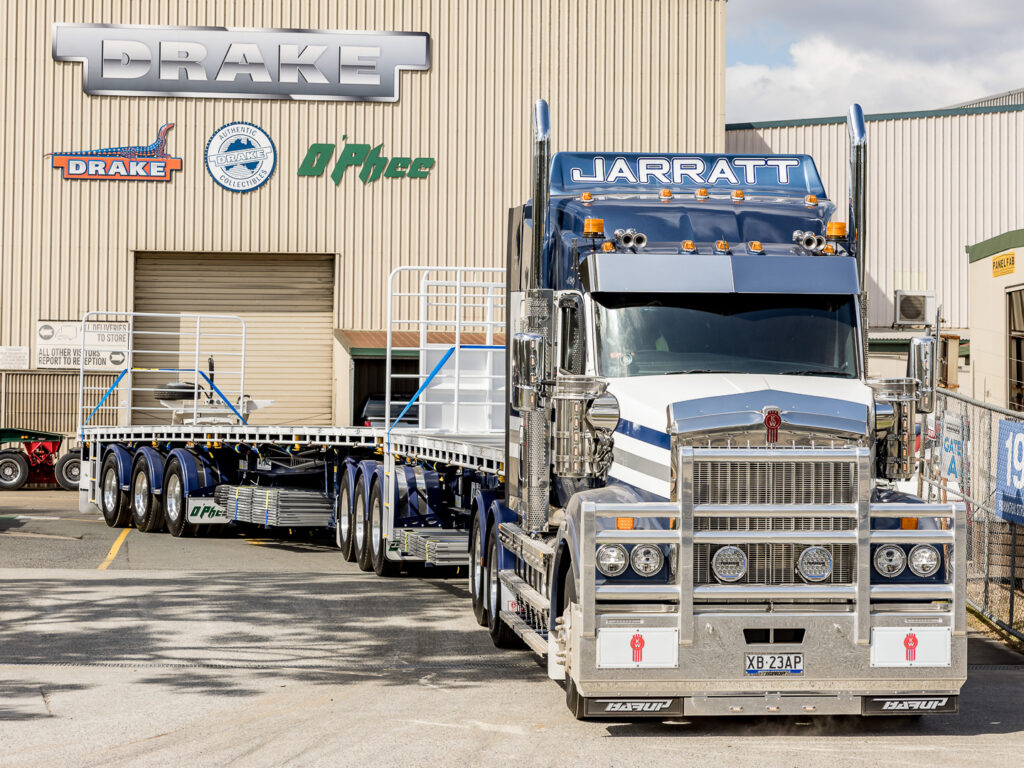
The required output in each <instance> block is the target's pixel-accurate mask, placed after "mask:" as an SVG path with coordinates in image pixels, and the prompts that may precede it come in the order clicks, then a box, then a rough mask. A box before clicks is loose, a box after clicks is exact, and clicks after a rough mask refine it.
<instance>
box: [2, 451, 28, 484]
mask: <svg viewBox="0 0 1024 768" xmlns="http://www.w3.org/2000/svg"><path fill="white" fill-rule="evenodd" d="M28 475H29V468H28V459H26V458H25V454H24V453H22V452H21V451H0V490H4V491H16V490H18V489H19V488H21V487H22V486H23V485H24V484H25V483H27V482H28Z"/></svg>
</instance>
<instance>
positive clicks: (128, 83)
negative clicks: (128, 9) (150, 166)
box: [53, 24, 430, 101]
mask: <svg viewBox="0 0 1024 768" xmlns="http://www.w3.org/2000/svg"><path fill="white" fill-rule="evenodd" d="M53 58H54V59H55V60H56V61H79V62H82V63H83V64H84V66H83V67H82V77H83V80H84V83H83V89H84V90H85V92H86V93H88V94H93V95H103V96H196V97H206V98H217V97H225V98H233V99H238V98H248V99H312V100H321V101H398V80H399V77H398V74H399V72H400V71H401V70H403V69H412V70H425V69H430V35H428V34H426V33H425V32H371V31H365V32H364V31H359V32H345V31H339V30H325V31H316V30H296V29H234V28H230V27H150V26H138V25H122V24H54V27H53Z"/></svg>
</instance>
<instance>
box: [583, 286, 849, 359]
mask: <svg viewBox="0 0 1024 768" xmlns="http://www.w3.org/2000/svg"><path fill="white" fill-rule="evenodd" d="M593 298H594V312H595V318H596V326H597V364H598V368H599V370H600V373H601V375H603V376H610V377H618V376H652V375H657V374H667V373H761V374H793V375H802V376H842V377H848V378H856V376H857V364H856V332H855V318H856V309H855V305H854V301H853V297H852V296H820V295H803V294H797V295H786V294H751V293H744V294H739V293H725V294H722V293H673V294H665V293H595V294H593Z"/></svg>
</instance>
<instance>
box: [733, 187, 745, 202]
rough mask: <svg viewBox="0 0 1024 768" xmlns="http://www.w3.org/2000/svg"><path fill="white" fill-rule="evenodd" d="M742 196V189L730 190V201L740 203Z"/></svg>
mask: <svg viewBox="0 0 1024 768" xmlns="http://www.w3.org/2000/svg"><path fill="white" fill-rule="evenodd" d="M744 197H745V195H744V194H743V190H742V189H734V190H733V191H732V201H733V202H734V203H742V202H743V198H744Z"/></svg>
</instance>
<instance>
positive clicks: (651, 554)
mask: <svg viewBox="0 0 1024 768" xmlns="http://www.w3.org/2000/svg"><path fill="white" fill-rule="evenodd" d="M629 562H630V563H631V564H632V566H633V570H634V571H636V572H637V573H638V574H639V575H641V576H653V575H654V574H656V573H657V572H658V571H660V570H661V566H663V565H664V564H665V556H664V555H663V554H661V550H660V549H658V547H656V546H654V545H653V544H641V545H640V546H639V547H633V554H632V555H630V556H629Z"/></svg>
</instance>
